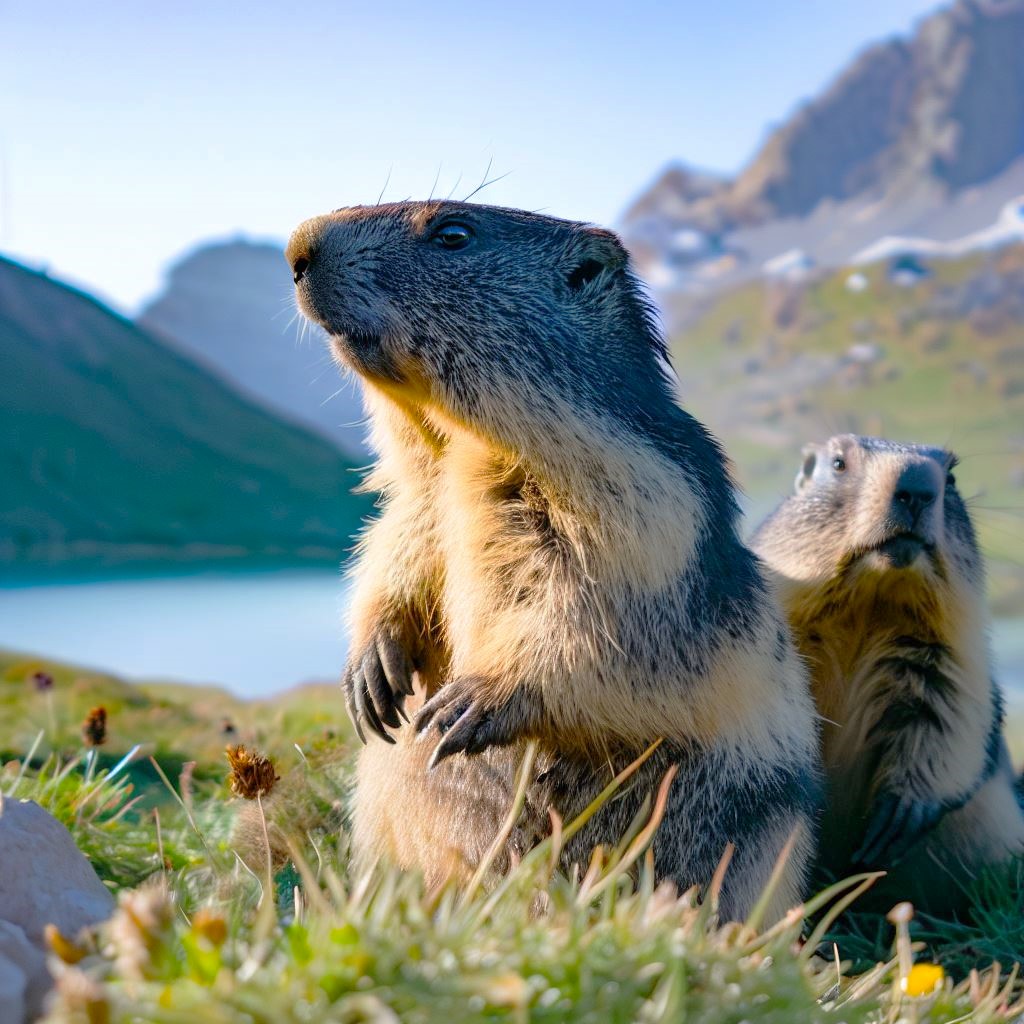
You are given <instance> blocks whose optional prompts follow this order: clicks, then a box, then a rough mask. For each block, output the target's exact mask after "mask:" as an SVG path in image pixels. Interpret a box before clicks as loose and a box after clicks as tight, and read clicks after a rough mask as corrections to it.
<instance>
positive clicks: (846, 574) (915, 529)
mask: <svg viewBox="0 0 1024 1024" xmlns="http://www.w3.org/2000/svg"><path fill="white" fill-rule="evenodd" d="M955 464H956V459H955V457H954V456H953V455H952V453H950V452H948V451H943V450H941V449H938V448H928V447H924V446H922V445H912V444H896V443H894V442H891V441H884V440H880V439H878V438H871V437H855V436H853V435H850V434H845V435H842V436H839V437H833V438H832V439H831V440H829V441H826V442H825V443H824V444H812V445H808V446H807V447H806V448H805V449H804V452H803V464H802V466H801V468H800V471H799V473H798V474H797V478H796V493H795V494H794V495H793V496H792V497H790V498H788V499H787V500H786V501H784V502H783V503H782V504H781V505H780V506H779V508H778V509H777V510H776V511H775V512H774V513H773V514H772V515H771V516H770V517H769V518H768V519H767V521H766V522H765V523H764V524H763V525H762V526H761V527H760V528H759V530H758V531H757V533H756V535H755V537H754V539H753V545H754V548H755V550H756V551H757V552H758V553H759V554H760V555H761V557H762V558H763V559H764V560H765V561H766V562H767V563H768V565H769V566H770V567H771V568H772V569H773V570H775V571H776V572H777V573H778V574H779V576H780V591H781V594H782V597H783V602H784V604H785V606H786V609H787V611H788V613H789V617H790V622H791V624H792V627H793V630H794V633H795V636H796V640H797V644H798V646H799V648H800V650H801V652H802V653H803V655H804V657H805V658H806V659H807V662H808V664H809V667H810V671H811V685H812V689H813V691H814V696H815V700H816V701H817V705H818V709H819V711H820V713H821V716H822V718H823V720H824V731H823V744H824V759H825V768H826V773H827V777H828V781H829V793H828V799H827V801H826V806H827V811H826V815H825V819H824V823H823V827H822V834H821V840H820V852H821V861H822V865H823V866H824V868H825V869H826V871H827V872H828V873H829V874H832V875H836V876H840V877H841V876H843V875H846V874H849V873H851V872H852V871H854V870H856V869H861V868H864V867H867V868H884V869H886V870H887V871H888V872H889V874H888V876H887V877H886V878H885V879H884V880H883V881H882V882H881V883H879V884H878V885H876V887H875V889H874V890H873V898H874V901H875V902H876V903H877V904H878V905H880V906H883V907H886V908H887V906H889V905H892V903H894V902H896V901H897V900H900V899H910V900H912V901H913V902H914V904H915V905H917V906H920V907H922V908H924V909H926V910H930V911H932V912H945V911H948V910H951V909H955V908H956V907H957V906H959V905H961V904H962V903H963V901H964V895H965V893H964V888H965V886H966V884H967V883H968V882H969V880H970V879H971V878H972V877H973V876H974V875H975V874H976V873H977V870H978V868H979V867H980V866H982V865H984V864H988V863H993V862H997V861H1000V860H1004V859H1006V858H1007V857H1008V856H1009V855H1010V854H1012V853H1015V852H1020V851H1022V850H1024V815H1022V814H1021V810H1020V808H1019V806H1018V802H1017V798H1016V795H1015V793H1014V777H1013V772H1012V769H1011V765H1010V761H1009V757H1008V755H1007V750H1006V745H1005V743H1004V741H1003V737H1002V700H1001V696H1000V691H999V687H998V686H997V684H996V682H995V680H994V679H993V676H992V672H991V663H990V658H989V652H988V644H987V639H986V621H987V620H986V613H985V596H984V580H983V566H982V559H981V555H980V554H979V551H978V546H977V543H976V540H975V534H974V529H973V526H972V523H971V518H970V515H969V513H968V510H967V507H966V505H965V504H964V501H963V499H962V498H961V496H960V494H959V492H958V490H957V487H956V481H955V478H954V476H953V467H954V465H955Z"/></svg>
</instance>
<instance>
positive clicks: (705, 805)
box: [287, 202, 818, 916]
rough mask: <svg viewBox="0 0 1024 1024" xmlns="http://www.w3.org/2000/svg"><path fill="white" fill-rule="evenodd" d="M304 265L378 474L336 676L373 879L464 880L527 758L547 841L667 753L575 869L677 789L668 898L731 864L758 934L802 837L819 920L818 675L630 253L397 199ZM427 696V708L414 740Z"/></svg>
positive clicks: (347, 222) (526, 833)
mask: <svg viewBox="0 0 1024 1024" xmlns="http://www.w3.org/2000/svg"><path fill="white" fill-rule="evenodd" d="M287 258H288V260H289V262H290V264H291V266H292V269H293V273H294V277H295V281H296V284H297V293H298V300H299V304H300V307H301V309H302V310H303V311H304V312H305V313H306V315H307V316H309V317H310V318H311V319H313V320H315V321H316V322H317V323H319V324H320V325H322V326H323V327H324V328H325V329H326V330H327V332H328V333H329V334H330V336H331V344H332V347H333V350H334V352H335V353H336V355H337V357H338V359H339V361H340V362H341V363H343V364H344V365H345V366H347V367H350V368H351V369H353V370H354V371H355V372H356V373H357V374H358V375H359V376H360V377H361V378H362V381H363V384H364V390H365V395H366V404H367V408H368V411H369V414H370V418H371V420H372V423H373V438H374V441H375V444H376V448H377V450H378V452H379V461H378V463H377V466H376V469H375V472H374V473H373V475H372V477H371V480H370V486H371V487H373V488H376V489H378V490H379V491H380V492H381V493H382V495H383V512H382V514H381V516H380V518H379V519H378V520H377V521H376V522H375V523H373V524H372V526H371V527H370V529H369V530H368V531H367V533H366V535H365V536H364V538H363V540H362V544H361V549H360V553H359V559H358V565H357V567H356V569H355V576H356V586H355V595H354V599H353V613H352V657H351V660H350V663H349V666H348V668H347V670H346V673H345V676H344V689H345V693H346V699H347V701H348V705H349V709H350V711H351V713H352V717H353V720H354V722H355V723H356V726H357V728H359V730H360V732H361V733H362V734H363V735H366V734H369V735H370V737H371V742H370V743H369V744H368V745H367V746H366V747H365V749H364V750H363V752H362V756H361V760H360V764H359V770H358V783H357V793H356V800H355V812H354V813H355V837H354V838H355V843H356V846H357V848H358V850H359V851H360V853H361V855H362V857H363V858H364V859H365V860H367V861H372V860H374V859H376V858H379V857H389V858H391V859H393V860H395V861H397V862H398V863H399V864H400V865H402V866H404V867H410V868H417V869H419V870H421V871H423V872H424V874H425V875H426V877H427V878H428V879H429V880H431V881H437V880H440V879H442V878H444V877H446V876H449V875H450V874H452V873H453V872H455V873H459V872H460V871H463V870H465V869H467V868H471V867H472V866H473V865H474V864H475V863H476V862H478V860H479V858H480V856H481V854H482V852H483V851H484V850H486V849H487V847H488V845H489V844H490V843H491V841H492V839H493V837H494V835H495V832H496V830H497V827H498V823H499V822H500V820H501V818H502V816H503V815H504V814H505V813H506V812H507V808H508V803H509V798H510V791H511V786H512V781H513V775H514V769H515V765H516V763H517V760H518V758H519V756H520V753H521V749H522V744H523V743H524V741H526V740H528V739H536V740H538V741H539V743H540V749H541V757H542V761H543V768H544V771H543V775H542V777H541V779H540V780H539V781H538V782H537V784H536V786H535V787H534V790H533V792H532V793H531V806H533V807H534V809H535V810H536V812H537V814H536V819H537V820H540V821H541V822H542V823H543V824H544V825H545V826H546V825H547V821H546V815H545V814H544V811H545V810H546V808H547V806H549V805H550V806H552V807H553V808H554V809H555V810H556V811H557V812H558V813H559V814H560V815H561V816H562V818H563V819H566V820H568V819H571V818H572V817H574V816H575V815H576V814H577V813H578V812H579V811H581V810H582V809H583V808H584V807H585V806H586V804H587V803H588V802H589V801H590V800H591V799H592V798H593V797H594V796H595V795H596V794H597V793H598V792H599V791H600V789H601V788H602V787H604V786H605V785H606V784H607V782H608V781H609V780H610V778H611V777H612V775H613V774H614V773H615V772H616V771H618V770H620V769H621V768H623V767H624V766H625V765H626V764H627V763H628V762H629V761H630V760H632V759H633V758H634V757H636V756H637V755H638V754H639V753H640V752H642V751H643V750H644V749H645V748H646V747H648V745H650V744H651V743H652V741H654V740H657V739H658V738H663V739H664V743H663V744H662V745H661V747H660V748H659V749H658V751H657V752H656V753H655V754H654V756H652V757H651V758H650V760H649V761H648V762H647V763H646V764H645V765H644V767H643V769H642V770H641V771H640V772H639V773H638V776H637V777H636V778H635V781H634V782H633V783H632V784H631V785H630V786H629V787H628V788H627V790H626V791H625V792H623V793H621V794H619V796H618V798H617V799H615V800H614V801H612V802H611V803H610V804H609V805H607V806H606V808H605V809H604V810H603V811H602V812H601V813H600V814H598V815H597V816H595V818H594V819H592V821H591V822H590V824H589V825H588V826H587V827H586V828H585V829H584V830H583V831H581V832H580V833H579V834H578V836H577V837H576V840H575V842H574V843H573V844H572V845H571V847H570V848H569V849H568V850H567V851H566V858H567V860H568V861H569V862H580V861H582V862H583V863H584V864H585V862H586V859H587V857H588V856H589V853H590V850H591V848H592V847H593V846H595V845H596V844H598V843H603V844H609V845H611V844H614V843H615V842H617V841H618V840H619V839H620V838H621V836H622V835H623V833H624V832H626V830H627V829H628V827H629V825H630V823H631V822H632V820H633V818H634V817H635V815H636V814H637V812H638V811H639V809H640V808H641V807H642V805H643V801H644V800H645V798H646V797H647V796H648V794H650V793H651V792H652V791H653V790H654V789H655V788H656V786H657V783H658V781H659V780H660V778H661V777H662V776H663V775H664V773H665V772H666V770H667V769H668V768H669V767H670V766H671V765H672V764H676V765H678V767H679V776H678V778H677V780H676V781H675V784H674V785H673V786H672V789H671V793H670V796H669V802H668V807H667V811H666V813H665V817H664V820H663V823H662V826H661V828H660V830H659V832H658V835H657V837H656V839H655V842H654V858H655V865H656V871H657V874H658V875H659V876H660V877H665V878H670V879H672V880H673V881H675V882H676V883H677V884H678V885H679V886H680V887H683V888H686V887H689V886H691V885H694V884H705V883H707V882H708V881H709V880H710V878H711V876H712V873H713V871H714V868H715V866H716V864H717V862H718V861H719V859H720V857H721V856H722V853H723V851H724V849H725V847H726V845H727V844H728V843H729V842H732V843H734V844H735V847H736V853H735V856H734V858H733V861H732V866H731V868H730V870H729V872H728V874H727V877H726V883H725V888H724V891H723V896H722V904H721V910H722V912H723V913H724V914H726V915H729V916H736V915H742V914H744V913H745V912H746V911H747V910H749V909H750V907H751V906H752V904H753V902H754V901H755V899H756V897H757V896H758V895H759V893H760V891H761V889H762V888H763V886H764V884H765V882H766V881H767V879H768V877H769V873H770V871H771V869H772V866H773V864H774V863H775V861H776V859H777V858H778V856H779V853H780V851H781V850H782V848H783V846H784V844H785V842H786V840H787V838H788V837H789V836H790V834H791V833H793V832H794V831H799V835H800V838H799V841H798V842H797V844H796V846H795V848H794V851H793V854H792V857H791V858H790V860H789V863H788V867H787V870H786V872H785V877H784V880H783V883H782V884H781V886H780V887H779V889H778V891H777V893H776V900H775V906H774V908H773V910H774V912H776V913H781V911H782V910H784V909H785V908H786V907H788V906H792V905H794V904H795V903H797V902H799V900H800V899H801V897H802V895H803V882H804V873H805V866H806V864H807V862H808V857H809V853H810V849H811V844H812V835H811V824H810V823H811V819H812V817H813V814H814V811H813V807H814V801H815V794H816V792H817V780H818V764H817V745H818V741H817V731H816V725H815V717H814V710H813V703H812V701H811V699H810V695H809V690H808V687H807V681H806V677H805V672H804V669H803V666H802V665H801V663H800V660H799V657H798V656H797V654H796V652H795V649H794V647H793V645H792V644H791V642H790V639H789V634H788V631H787V629H786V626H785V620H784V617H783V615H782V612H781V610H780V609H779V608H778V606H777V603H776V601H775V599H774V597H773V595H772V593H771V592H770V590H769V589H768V587H767V586H766V584H765V581H764V579H763V577H762V573H761V571H760V569H759V567H758V563H757V561H756V559H755V558H754V556H753V555H752V553H751V552H750V551H749V550H748V549H747V548H746V547H744V546H743V544H742V543H741V542H740V540H739V537H738V535H737V530H736V519H737V508H736V503H735V498H734V491H733V486H732V483H731V481H730V479H729V476H728V472H727V468H726V465H725V460H724V457H723V455H722V453H721V451H720V449H719V447H718V445H717V443H716V442H715V441H714V440H713V439H712V438H711V437H710V436H709V434H708V433H707V432H706V431H705V429H704V428H703V427H702V426H701V425H700V424H699V423H697V422H696V421H695V420H694V419H693V418H692V417H690V416H689V415H687V414H686V413H685V412H683V411H682V410H681V409H680V408H679V407H678V405H677V404H676V403H675V401H674V398H673V391H672V383H671V380H670V377H669V374H668V371H667V363H666V361H665V360H666V352H665V348H664V344H663V342H662V340H661V338H660V337H659V335H658V333H657V331H656V328H655V326H654V323H653V319H652V316H651V313H650V310H649V308H648V306H647V304H646V303H645V301H644V300H643V298H642V297H641V295H640V293H639V291H638V287H637V285H636V282H635V280H634V278H633V276H632V274H631V272H630V269H629V266H628V260H627V256H626V253H625V251H624V249H623V248H622V245H621V243H620V242H619V240H618V239H617V238H616V237H615V236H614V235H613V234H611V233H610V232H608V231H604V230H601V229H597V228H592V227H588V226H585V225H582V224H575V223H570V222H566V221H561V220H555V219H553V218H551V217H543V216H538V215H534V214H530V213H525V212H520V211H515V210H504V209H497V208H493V207H486V206H478V205H471V204H466V203H455V202H406V203H397V204H392V205H385V206H375V207H354V208H351V209H343V210H339V211H336V212H335V213H333V214H329V215H326V216H322V217H317V218H315V219H313V220H310V221H307V222H306V223H304V224H303V225H301V226H300V227H299V228H298V229H297V230H296V232H295V233H294V235H293V236H292V239H291V241H290V242H289V245H288V251H287ZM414 674H415V678H416V679H418V681H419V683H420V684H421V687H420V692H418V693H416V694H415V695H414V693H413V691H414V686H413V679H414ZM407 696H414V702H415V704H416V706H418V705H419V701H420V700H421V699H423V698H424V697H425V698H426V699H427V703H426V704H425V705H424V706H423V707H421V708H420V710H419V713H418V716H417V719H416V724H415V728H414V727H413V726H412V725H402V724H401V722H400V718H399V712H400V711H401V710H403V706H404V701H405V698H406V697H407ZM382 739H383V740H388V741H389V743H391V744H396V741H397V744H396V745H394V746H389V745H387V744H385V743H383V742H381V740H382ZM428 763H429V765H430V766H431V768H430V770H428ZM531 837H532V831H531V828H529V827H525V828H524V830H523V831H522V832H521V833H519V834H517V835H516V836H515V837H514V839H513V843H512V849H511V850H510V853H515V852H516V850H517V847H518V846H521V845H525V844H528V843H529V842H530V841H531Z"/></svg>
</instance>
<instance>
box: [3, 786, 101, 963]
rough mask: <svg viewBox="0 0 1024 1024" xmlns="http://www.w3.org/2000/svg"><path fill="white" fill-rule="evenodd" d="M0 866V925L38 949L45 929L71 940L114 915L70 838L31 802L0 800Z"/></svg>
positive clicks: (99, 884) (62, 827)
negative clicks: (51, 928) (4, 924)
mask: <svg viewBox="0 0 1024 1024" xmlns="http://www.w3.org/2000/svg"><path fill="white" fill-rule="evenodd" d="M0 864H2V865H3V872H2V873H0V921H8V922H10V923H12V924H15V925H17V926H18V927H19V928H21V929H22V930H23V931H24V933H25V935H26V936H27V937H28V939H29V941H30V942H31V943H33V945H35V946H37V947H38V948H40V949H42V948H44V936H43V932H44V929H45V928H46V925H48V924H51V923H52V924H55V925H56V926H57V927H58V928H59V929H60V930H61V932H62V933H63V934H65V935H68V936H71V935H74V934H75V933H76V932H78V931H79V929H81V928H83V927H85V926H86V925H91V924H96V923H97V922H99V921H104V920H106V919H107V918H108V917H109V916H110V915H111V914H112V913H113V911H114V899H113V897H112V896H111V895H110V893H109V892H108V891H107V888H106V886H104V884H103V883H102V882H101V881H100V879H99V877H98V876H97V874H96V872H95V871H94V870H93V868H92V865H91V864H90V863H89V862H88V860H86V859H85V857H84V856H83V855H82V854H81V852H80V851H79V849H78V847H77V846H75V841H74V840H73V839H72V838H71V833H70V832H68V830H67V829H66V828H65V827H64V826H63V825H62V824H61V823H60V822H59V821H57V819H56V818H54V817H53V815H51V814H50V813H48V812H47V811H44V810H43V808H42V807H40V806H39V805H38V804H37V803H34V802H33V801H31V800H12V799H11V798H10V797H7V798H0Z"/></svg>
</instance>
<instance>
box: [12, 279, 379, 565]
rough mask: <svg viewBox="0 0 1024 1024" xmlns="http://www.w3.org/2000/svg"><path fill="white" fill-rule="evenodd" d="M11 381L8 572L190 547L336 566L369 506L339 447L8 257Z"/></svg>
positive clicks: (174, 554) (178, 552)
mask: <svg viewBox="0 0 1024 1024" xmlns="http://www.w3.org/2000/svg"><path fill="white" fill-rule="evenodd" d="M0 379H3V381H4V400H3V403H2V405H0V478H2V479H3V492H2V493H3V498H2V503H0V559H2V560H4V561H11V560H19V559H40V558H46V557H47V556H49V555H53V556H56V557H59V556H61V555H65V556H66V555H67V554H69V553H72V554H77V555H78V556H79V557H88V556H90V555H91V556H93V557H101V556H104V555H105V556H107V557H112V558H117V557H122V558H124V557H143V556H145V555H147V554H148V555H149V556H150V557H170V558H180V557H183V555H184V554H186V551H185V548H184V546H185V545H193V548H192V551H193V557H202V555H203V554H206V555H209V554H211V553H215V554H221V555H224V556H239V555H252V554H263V555H276V556H281V557H291V558H295V557H297V556H298V557H316V558H319V559H321V560H324V559H331V558H336V557H337V556H338V554H339V553H341V552H343V551H344V550H345V549H346V547H347V546H348V544H349V537H350V536H351V533H352V532H353V530H354V529H355V528H356V527H357V525H358V521H359V516H360V514H361V513H362V512H363V511H364V510H365V508H366V507H367V506H366V504H365V503H364V502H363V501H362V500H361V499H357V498H355V497H353V496H352V495H351V493H350V491H351V488H352V486H353V484H354V483H355V482H356V480H357V477H356V476H355V474H354V473H353V472H352V469H353V467H352V464H351V463H349V462H348V461H347V460H346V459H345V458H344V457H343V456H342V455H341V454H340V453H339V452H338V451H337V450H336V449H334V448H333V447H332V446H331V445H330V444H328V443H327V442H325V441H323V440H321V439H319V438H317V437H315V436H313V435H311V434H309V433H306V432H305V431H303V430H300V429H298V428H295V427H292V426H289V425H287V424H284V423H282V422H280V421H279V420H277V419H276V418H274V417H273V416H271V415H270V414H268V413H266V412H264V411H263V410H262V409H260V408H258V407H257V406H255V405H253V404H251V403H249V402H247V401H246V400H244V399H243V398H241V397H240V396H238V395H237V394H236V393H235V392H233V391H231V390H230V389H229V388H228V387H227V386H226V385H225V384H223V383H221V382H220V381H219V380H218V379H217V378H216V377H214V376H212V375H211V374H210V373H208V372H206V371H205V370H204V369H202V368H201V367H199V366H198V365H196V364H195V363H193V362H190V361H189V360H187V359H185V358H184V357H182V356H180V355H179V354H177V353H176V352H174V351H173V350H171V349H170V348H168V347H167V346H165V345H163V344H161V343H160V342H158V341H156V340H155V339H154V338H152V337H151V336H150V335H148V334H146V333H145V332H143V331H141V330H140V329H139V328H137V327H136V326H134V325H133V324H131V323H130V322H129V321H127V320H124V319H123V318H121V317H119V316H117V315H116V314H115V313H113V312H112V311H111V310H109V309H107V308H106V307H104V306H102V305H101V304H100V303H98V302H96V301H95V300H93V299H92V298H90V297H88V296H87V295H84V294H82V293H80V292H77V291H75V290H73V289H71V288H68V287H66V286H64V285H61V284H59V283H57V282H55V281H52V280H50V279H49V278H47V277H46V276H45V275H42V274H38V273H34V272H32V271H29V270H27V269H25V268H23V267H20V266H18V265H17V264H15V263H11V262H9V261H6V260H0ZM132 552H134V554H132ZM119 553H120V554H119Z"/></svg>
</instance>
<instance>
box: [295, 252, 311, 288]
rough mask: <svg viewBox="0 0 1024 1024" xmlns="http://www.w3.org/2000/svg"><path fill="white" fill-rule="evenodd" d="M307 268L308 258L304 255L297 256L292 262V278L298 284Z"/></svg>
mask: <svg viewBox="0 0 1024 1024" xmlns="http://www.w3.org/2000/svg"><path fill="white" fill-rule="evenodd" d="M308 269H309V260H308V259H307V258H306V257H305V256H297V257H296V258H295V261H294V262H293V263H292V280H293V281H294V282H295V283H296V284H298V283H299V282H300V281H301V280H302V278H303V277H304V276H305V274H306V271H307V270H308Z"/></svg>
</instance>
